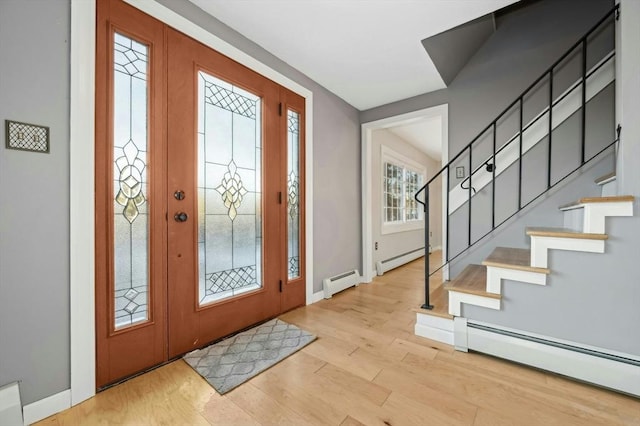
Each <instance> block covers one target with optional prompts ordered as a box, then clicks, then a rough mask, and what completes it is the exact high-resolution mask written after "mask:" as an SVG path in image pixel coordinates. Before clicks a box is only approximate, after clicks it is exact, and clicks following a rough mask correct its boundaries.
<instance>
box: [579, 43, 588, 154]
mask: <svg viewBox="0 0 640 426" xmlns="http://www.w3.org/2000/svg"><path fill="white" fill-rule="evenodd" d="M586 120H587V38H586V37H585V38H584V39H583V40H582V150H581V155H582V156H581V157H580V159H581V160H580V164H584V158H585V145H586V141H587V134H586V131H587V123H586Z"/></svg>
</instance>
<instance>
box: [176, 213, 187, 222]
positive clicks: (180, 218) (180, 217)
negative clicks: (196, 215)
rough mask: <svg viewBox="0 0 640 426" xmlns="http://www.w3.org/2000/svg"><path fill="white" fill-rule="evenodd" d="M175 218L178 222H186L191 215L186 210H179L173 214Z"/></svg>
mask: <svg viewBox="0 0 640 426" xmlns="http://www.w3.org/2000/svg"><path fill="white" fill-rule="evenodd" d="M173 218H174V219H175V220H176V222H186V221H187V219H188V218H189V216H188V215H187V214H186V213H185V212H178V213H176V214H175V215H174V216H173Z"/></svg>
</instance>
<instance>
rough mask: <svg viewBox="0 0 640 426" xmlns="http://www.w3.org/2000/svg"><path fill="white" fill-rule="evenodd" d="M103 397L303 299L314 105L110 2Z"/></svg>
mask: <svg viewBox="0 0 640 426" xmlns="http://www.w3.org/2000/svg"><path fill="white" fill-rule="evenodd" d="M97 22H98V38H97V40H98V49H97V75H96V78H97V81H96V88H97V90H96V102H97V104H96V212H97V214H96V240H97V247H96V271H97V272H96V291H97V294H96V304H97V306H96V311H97V321H96V324H97V337H98V339H97V363H98V366H97V367H98V368H97V383H98V386H99V387H102V386H104V385H106V384H109V383H113V382H115V381H117V380H120V379H122V378H125V377H128V376H130V375H132V374H134V373H136V372H139V371H142V370H145V369H147V368H149V367H152V366H154V365H157V364H160V363H162V362H165V361H167V360H169V359H171V358H174V357H177V356H180V355H182V354H184V353H186V352H188V351H191V350H193V349H196V348H199V347H202V346H204V345H206V344H208V343H210V342H212V341H214V340H216V339H219V338H221V337H224V336H227V335H229V334H232V333H234V332H236V331H239V330H241V329H243V328H246V327H249V326H251V325H253V324H256V323H258V322H260V321H263V320H266V319H268V318H272V317H275V316H276V315H278V314H279V313H280V312H283V311H285V310H289V309H291V308H293V307H296V306H300V305H302V304H303V303H304V295H305V291H304V262H303V261H302V260H303V259H304V232H303V230H304V211H303V209H302V208H301V206H303V205H304V191H302V189H303V188H304V167H303V162H302V161H301V159H302V158H304V143H303V142H304V141H303V138H302V135H303V134H304V129H303V123H304V100H303V99H302V98H301V97H300V96H298V95H296V94H294V93H292V92H290V91H289V90H287V89H285V88H283V87H281V86H279V85H277V84H276V83H274V82H273V81H271V80H269V79H267V78H265V77H263V76H261V75H259V74H257V73H255V72H254V71H251V70H249V69H248V68H246V67H244V66H242V65H240V64H238V63H236V62H234V61H232V60H231V59H229V58H227V57H225V56H223V55H221V54H219V53H217V52H215V51H213V50H211V49H210V48H208V47H206V46H204V45H203V44H200V43H198V42H196V41H194V40H192V39H190V38H189V37H187V36H185V35H183V34H182V33H179V32H177V31H175V30H173V29H171V28H169V27H168V26H166V25H164V24H162V23H161V22H159V21H157V20H155V19H153V18H151V17H149V16H147V15H145V14H143V13H142V12H140V11H138V10H136V9H134V8H133V7H131V6H129V5H126V4H125V3H123V2H121V1H120V0H105V1H100V2H98V21H97Z"/></svg>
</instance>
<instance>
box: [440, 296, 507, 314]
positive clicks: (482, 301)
mask: <svg viewBox="0 0 640 426" xmlns="http://www.w3.org/2000/svg"><path fill="white" fill-rule="evenodd" d="M462 303H468V304H470V305H476V306H482V307H484V308H489V309H495V310H497V311H499V310H500V299H494V298H491V297H483V296H478V295H476V294H469V293H460V292H457V291H449V314H450V315H453V316H457V317H459V316H460V315H461V314H460V312H461V310H462V306H461V304H462Z"/></svg>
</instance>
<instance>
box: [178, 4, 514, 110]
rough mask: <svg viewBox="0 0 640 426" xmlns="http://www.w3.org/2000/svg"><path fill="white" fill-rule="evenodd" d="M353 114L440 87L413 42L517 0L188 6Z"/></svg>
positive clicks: (422, 52) (431, 67) (424, 55)
mask: <svg viewBox="0 0 640 426" xmlns="http://www.w3.org/2000/svg"><path fill="white" fill-rule="evenodd" d="M190 1H191V2H193V3H194V4H196V5H197V6H199V7H200V8H201V9H203V10H204V11H206V12H207V13H209V14H211V15H213V16H214V17H216V18H217V19H219V20H220V21H222V22H224V23H225V24H227V25H229V26H230V27H231V28H233V29H235V30H236V31H238V32H240V33H241V34H243V35H244V36H245V37H247V38H249V39H250V40H252V41H254V42H255V43H257V44H259V45H260V46H262V47H263V48H264V49H266V50H267V51H269V52H271V53H272V54H274V55H275V56H277V57H278V58H280V59H282V60H283V61H285V62H287V63H288V64H289V65H291V66H293V67H294V68H296V69H298V70H299V71H302V72H303V73H305V74H306V75H307V76H309V77H310V78H312V79H313V80H315V81H316V82H318V83H320V84H321V85H322V86H324V87H325V88H327V89H328V90H330V91H331V92H333V93H335V94H336V95H338V96H339V97H341V98H342V99H344V100H345V101H347V102H348V103H349V104H351V105H353V106H354V107H356V108H357V109H359V110H366V109H369V108H373V107H376V106H379V105H383V104H387V103H389V102H393V101H398V100H402V99H406V98H409V97H412V96H416V95H419V94H423V93H427V92H431V91H434V90H438V89H442V88H444V87H445V85H444V82H443V81H442V78H441V77H440V75H439V74H438V72H437V71H436V68H435V66H434V65H433V63H432V62H431V59H430V58H429V56H428V55H427V53H426V52H425V50H424V48H423V47H422V44H421V40H423V39H425V38H427V37H430V36H432V35H435V34H438V33H441V32H443V31H446V30H448V29H451V28H454V27H456V26H458V25H460V24H463V23H465V22H468V21H471V20H473V19H475V18H478V17H480V16H483V15H486V14H487V13H490V12H493V11H495V10H497V9H500V8H502V7H504V6H507V5H509V4H512V3H515V2H516V1H517V0H190Z"/></svg>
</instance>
